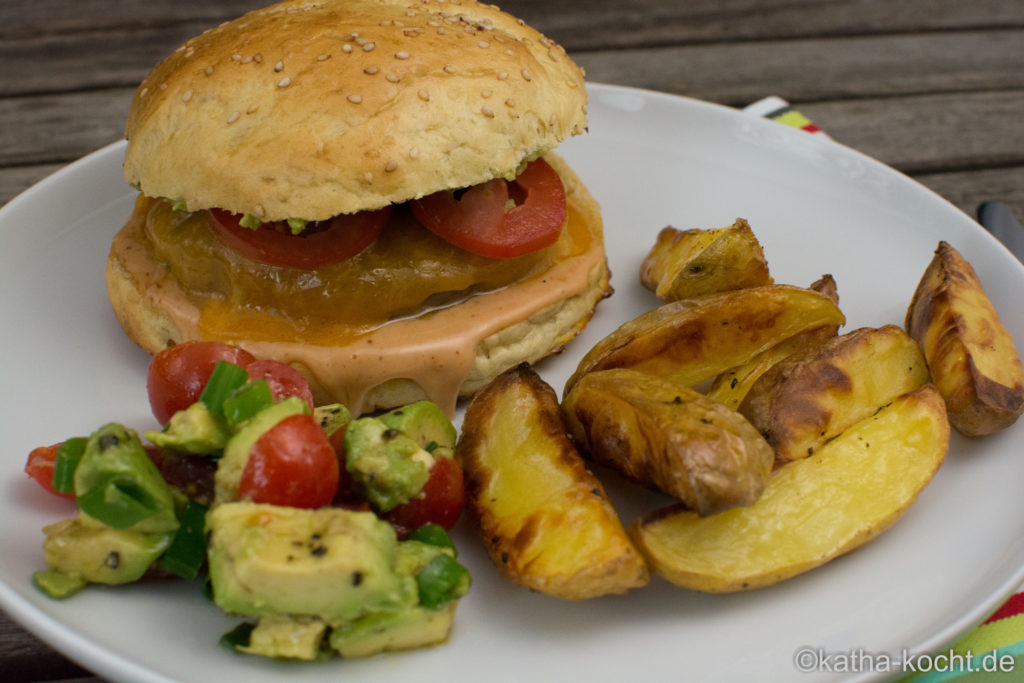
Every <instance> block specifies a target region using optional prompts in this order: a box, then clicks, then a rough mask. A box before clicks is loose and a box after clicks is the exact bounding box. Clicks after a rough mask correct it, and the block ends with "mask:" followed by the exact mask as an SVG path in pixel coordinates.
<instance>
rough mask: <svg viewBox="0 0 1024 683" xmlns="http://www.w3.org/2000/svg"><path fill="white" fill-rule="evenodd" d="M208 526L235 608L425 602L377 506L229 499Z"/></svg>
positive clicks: (340, 615)
mask: <svg viewBox="0 0 1024 683" xmlns="http://www.w3.org/2000/svg"><path fill="white" fill-rule="evenodd" d="M207 528H208V529H209V530H210V540H209V546H208V551H207V558H208V561H209V567H210V580H211V584H212V587H213V598H214V602H216V603H217V604H218V605H220V607H221V608H223V609H224V610H226V611H228V612H234V613H236V614H243V615H250V616H263V615H272V614H294V615H305V616H317V617H321V618H323V619H324V620H327V621H337V620H348V619H356V618H358V617H361V616H363V615H365V614H369V613H371V612H382V611H401V610H402V609H404V608H406V607H409V606H413V605H415V604H416V602H417V599H418V596H417V588H416V582H415V580H414V579H413V578H412V577H411V576H409V575H403V574H400V573H399V572H398V571H397V563H398V539H397V537H396V535H395V531H394V529H393V528H392V527H391V525H390V524H388V523H387V522H383V521H381V520H380V519H378V518H377V517H376V515H374V514H373V513H372V512H355V511H352V510H345V509H341V508H320V509H317V510H306V509H300V508H291V507H282V506H274V505H265V504H257V503H250V502H235V503H224V504H222V505H219V506H217V507H215V508H214V509H213V510H211V511H210V513H209V514H208V515H207Z"/></svg>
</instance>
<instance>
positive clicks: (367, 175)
mask: <svg viewBox="0 0 1024 683" xmlns="http://www.w3.org/2000/svg"><path fill="white" fill-rule="evenodd" d="M363 180H365V181H366V182H368V183H372V182H373V174H372V173H370V172H369V171H367V172H366V173H364V174H363Z"/></svg>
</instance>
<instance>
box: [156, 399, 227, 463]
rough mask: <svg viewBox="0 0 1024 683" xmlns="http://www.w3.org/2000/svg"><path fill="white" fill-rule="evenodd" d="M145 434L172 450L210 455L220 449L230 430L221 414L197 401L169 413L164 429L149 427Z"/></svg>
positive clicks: (225, 442) (161, 445) (159, 444)
mask: <svg viewBox="0 0 1024 683" xmlns="http://www.w3.org/2000/svg"><path fill="white" fill-rule="evenodd" d="M145 437H146V439H147V440H148V441H149V442H150V443H152V444H153V445H154V446H159V447H160V448H166V449H167V450H170V451H174V452H175V453H187V454H189V455H210V454H214V453H219V452H220V451H221V450H223V448H224V446H225V444H227V442H228V439H230V438H231V431H230V430H229V429H228V426H227V424H226V423H225V422H224V419H223V418H221V417H219V416H217V415H214V414H213V413H211V412H210V409H209V408H207V407H206V404H205V403H202V402H197V403H193V404H192V405H190V406H189V407H188V408H186V409H185V410H179V411H178V412H176V413H175V414H174V415H172V416H171V419H170V421H169V422H168V423H167V426H166V427H164V429H163V431H157V430H149V431H147V432H146V433H145Z"/></svg>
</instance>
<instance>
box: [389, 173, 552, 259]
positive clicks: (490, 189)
mask: <svg viewBox="0 0 1024 683" xmlns="http://www.w3.org/2000/svg"><path fill="white" fill-rule="evenodd" d="M520 196H521V197H522V201H521V202H519V201H517V202H515V205H514V206H512V207H511V208H509V207H508V204H509V198H510V197H512V198H516V197H520ZM409 205H410V207H411V208H412V212H413V214H414V215H415V216H416V219H417V220H418V221H419V222H420V223H422V224H423V225H424V227H426V228H427V229H428V230H430V231H431V232H433V233H434V234H436V235H438V236H439V237H441V238H443V239H444V240H446V241H448V242H450V243H451V244H454V245H455V246H457V247H460V248H462V249H465V250H466V251H469V252H472V253H474V254H477V255H479V256H486V257H487V258H514V257H516V256H522V255H523V254H529V253H530V252H532V251H537V250H538V249H543V248H544V247H548V246H551V245H552V244H554V243H555V242H556V241H557V240H558V236H559V235H560V234H561V232H562V226H563V225H564V224H565V217H566V209H565V187H564V186H563V185H562V179H561V178H559V177H558V174H557V173H556V172H555V169H553V168H551V166H550V165H548V163H547V162H546V161H544V160H543V159H537V160H535V161H531V162H530V163H529V164H527V166H526V169H525V170H523V172H522V173H520V174H519V176H518V177H517V178H516V179H515V180H514V181H512V182H511V183H508V182H506V181H504V180H502V179H500V178H499V179H495V180H489V181H487V182H486V183H482V184H480V185H474V186H472V187H470V188H468V189H466V190H464V191H462V192H461V194H460V195H459V196H458V197H457V196H456V192H453V191H451V190H445V191H442V192H435V193H434V194H431V195H428V196H426V197H423V198H422V199H415V200H413V201H411V202H409Z"/></svg>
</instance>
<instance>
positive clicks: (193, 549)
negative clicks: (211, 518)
mask: <svg viewBox="0 0 1024 683" xmlns="http://www.w3.org/2000/svg"><path fill="white" fill-rule="evenodd" d="M205 559H206V507H205V506H203V505H200V504H199V503H197V502H195V501H194V500H190V501H188V503H187V504H186V505H185V510H184V511H183V512H182V514H181V526H180V527H178V531H177V532H176V533H175V534H174V538H173V539H172V540H171V545H170V546H169V547H168V548H167V552H165V553H164V555H163V557H161V558H160V567H161V569H165V570H167V571H169V572H171V573H172V574H174V575H176V576H180V577H181V578H183V579H194V578H196V577H197V576H198V575H199V569H200V568H201V567H202V566H203V560H205Z"/></svg>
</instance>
